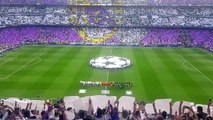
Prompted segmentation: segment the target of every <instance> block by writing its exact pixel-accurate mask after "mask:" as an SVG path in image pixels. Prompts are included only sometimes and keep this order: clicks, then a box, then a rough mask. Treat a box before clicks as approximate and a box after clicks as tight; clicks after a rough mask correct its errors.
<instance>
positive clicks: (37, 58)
mask: <svg viewBox="0 0 213 120" xmlns="http://www.w3.org/2000/svg"><path fill="white" fill-rule="evenodd" d="M46 52H47V51H46ZM46 52H44V53H42V54H41V55H39V56H38V57H36V58H34V59H32V60H31V61H29V62H28V63H26V64H25V65H23V66H21V67H20V68H18V69H17V70H15V71H14V72H12V73H11V74H9V75H8V76H7V77H4V78H0V79H7V78H9V77H10V76H12V75H13V74H15V73H16V72H18V71H19V70H21V69H22V68H24V67H25V66H27V65H28V64H30V63H31V62H32V61H34V60H36V59H38V58H39V57H41V56H42V55H44V54H45V53H46Z"/></svg>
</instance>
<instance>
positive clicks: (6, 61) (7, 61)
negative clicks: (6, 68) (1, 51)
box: [0, 56, 16, 65]
mask: <svg viewBox="0 0 213 120" xmlns="http://www.w3.org/2000/svg"><path fill="white" fill-rule="evenodd" d="M14 58H16V56H15V57H12V58H10V59H8V60H6V61H4V62H3V63H1V64H0V65H3V64H5V63H7V62H8V61H10V60H12V59H14Z"/></svg>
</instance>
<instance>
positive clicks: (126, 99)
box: [118, 96, 135, 112]
mask: <svg viewBox="0 0 213 120" xmlns="http://www.w3.org/2000/svg"><path fill="white" fill-rule="evenodd" d="M118 102H119V106H118V111H119V112H122V108H124V109H126V110H130V111H131V112H133V107H134V102H135V97H130V96H121V97H120V98H119V99H118Z"/></svg>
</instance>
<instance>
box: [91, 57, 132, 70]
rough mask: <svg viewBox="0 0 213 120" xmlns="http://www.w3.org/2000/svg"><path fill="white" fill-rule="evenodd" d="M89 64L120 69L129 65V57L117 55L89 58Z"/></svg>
mask: <svg viewBox="0 0 213 120" xmlns="http://www.w3.org/2000/svg"><path fill="white" fill-rule="evenodd" d="M89 63H90V65H91V66H93V67H95V68H100V69H121V68H126V67H128V66H130V64H131V62H130V60H129V59H127V58H124V57H118V56H104V57H97V58H95V59H91V60H90V62H89Z"/></svg>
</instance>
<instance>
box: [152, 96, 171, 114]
mask: <svg viewBox="0 0 213 120" xmlns="http://www.w3.org/2000/svg"><path fill="white" fill-rule="evenodd" d="M170 102H172V99H156V100H155V102H154V103H155V107H156V110H157V112H159V110H161V112H163V111H166V112H167V113H169V112H170Z"/></svg>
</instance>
